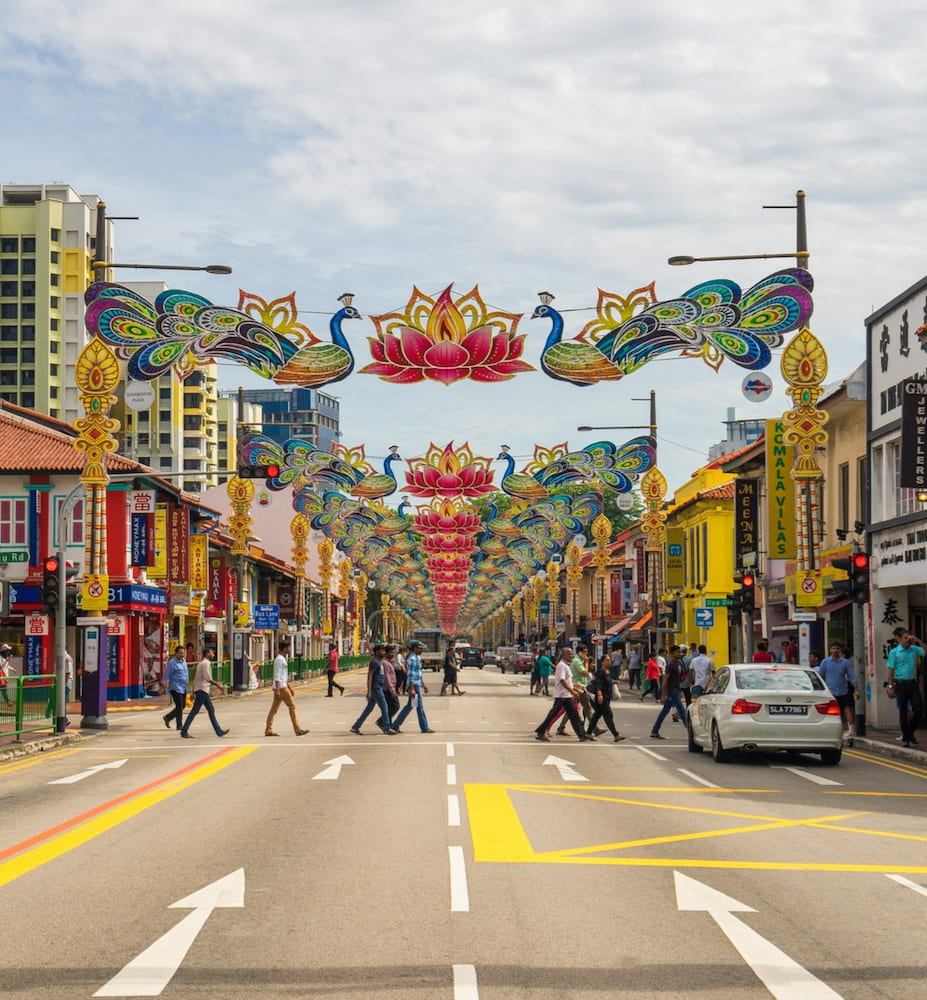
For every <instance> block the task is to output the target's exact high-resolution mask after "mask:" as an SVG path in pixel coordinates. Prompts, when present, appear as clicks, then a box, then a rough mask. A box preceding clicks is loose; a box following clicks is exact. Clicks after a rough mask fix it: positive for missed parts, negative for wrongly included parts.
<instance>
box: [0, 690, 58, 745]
mask: <svg viewBox="0 0 927 1000" xmlns="http://www.w3.org/2000/svg"><path fill="white" fill-rule="evenodd" d="M57 691H58V683H57V678H56V677H55V675H54V674H41V675H39V676H27V677H0V734H2V735H4V736H9V735H11V734H12V735H14V736H15V737H16V738H17V739H19V737H20V736H22V734H23V733H38V732H42V731H43V730H46V729H47V730H49V731H50V732H54V731H55V706H56V704H57Z"/></svg>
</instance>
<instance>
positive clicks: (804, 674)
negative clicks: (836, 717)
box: [734, 667, 824, 691]
mask: <svg viewBox="0 0 927 1000" xmlns="http://www.w3.org/2000/svg"><path fill="white" fill-rule="evenodd" d="M734 675H735V677H736V678H737V687H738V688H740V690H741V691H823V690H824V682H823V681H822V680H821V678H820V677H818V675H817V674H816V673H815V672H814V671H813V670H805V669H803V668H802V667H743V668H742V669H740V670H735V671H734Z"/></svg>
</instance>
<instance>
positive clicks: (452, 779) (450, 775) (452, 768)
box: [447, 764, 457, 785]
mask: <svg viewBox="0 0 927 1000" xmlns="http://www.w3.org/2000/svg"><path fill="white" fill-rule="evenodd" d="M447 783H448V784H449V785H456V784H457V765H456V764H448V765H447Z"/></svg>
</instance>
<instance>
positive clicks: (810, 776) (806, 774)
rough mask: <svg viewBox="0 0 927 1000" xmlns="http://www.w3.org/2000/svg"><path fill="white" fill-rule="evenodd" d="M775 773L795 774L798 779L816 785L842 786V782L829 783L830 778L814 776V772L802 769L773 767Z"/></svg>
mask: <svg viewBox="0 0 927 1000" xmlns="http://www.w3.org/2000/svg"><path fill="white" fill-rule="evenodd" d="M773 766H774V767H775V768H776V770H777V771H791V772H792V774H797V775H798V776H799V778H805V779H807V780H808V781H813V782H814V783H815V784H816V785H842V784H843V782H842V781H831V780H830V778H822V777H821V775H819V774H815V773H814V771H806V770H805V769H804V768H802V767H779V766H777V765H773Z"/></svg>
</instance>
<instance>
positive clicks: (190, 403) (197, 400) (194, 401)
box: [183, 392, 203, 410]
mask: <svg viewBox="0 0 927 1000" xmlns="http://www.w3.org/2000/svg"><path fill="white" fill-rule="evenodd" d="M202 402H203V394H202V393H201V392H185V393H184V394H183V405H184V409H186V410H195V409H197V408H198V407H199V406H200V405H202Z"/></svg>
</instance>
